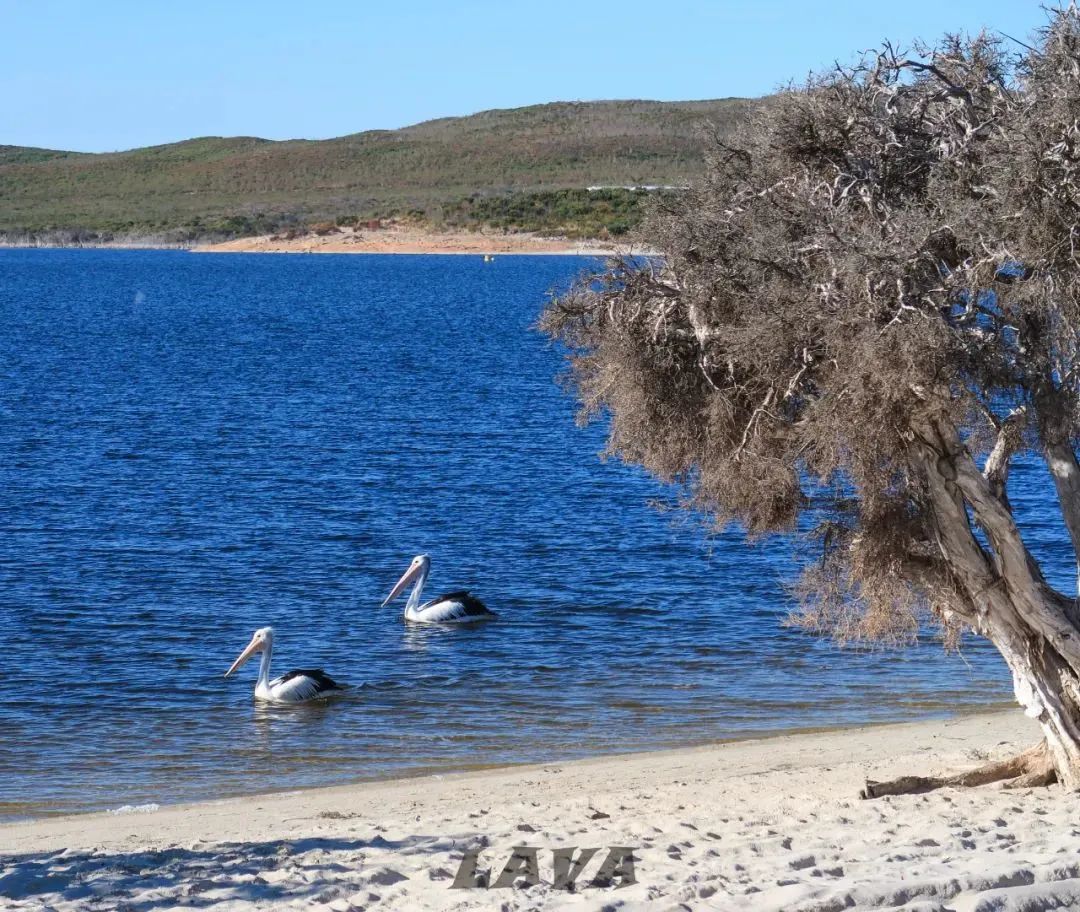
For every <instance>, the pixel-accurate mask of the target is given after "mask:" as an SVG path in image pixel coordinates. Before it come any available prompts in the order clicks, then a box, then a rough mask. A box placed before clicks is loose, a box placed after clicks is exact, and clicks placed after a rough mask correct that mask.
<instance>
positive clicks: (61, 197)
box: [0, 99, 749, 239]
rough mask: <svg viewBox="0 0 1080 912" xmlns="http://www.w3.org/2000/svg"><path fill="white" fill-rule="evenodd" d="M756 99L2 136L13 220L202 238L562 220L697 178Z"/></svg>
mask: <svg viewBox="0 0 1080 912" xmlns="http://www.w3.org/2000/svg"><path fill="white" fill-rule="evenodd" d="M748 104H749V102H747V101H745V100H742V99H722V100H714V101H687V102H655V101H599V102H559V103H553V104H545V105H535V106H532V107H526V108H515V109H510V110H496V111H484V112H481V113H479V114H473V115H471V116H467V117H451V118H442V119H439V120H432V121H427V122H425V123H421V124H416V125H414V126H410V127H405V128H402V129H399V130H372V131H368V132H365V133H356V134H353V135H350V136H342V137H338V138H336V139H327V140H286V141H271V140H265V139H259V138H256V137H232V138H222V137H202V138H199V139H191V140H186V141H184V142H178V143H170V144H168V145H163V146H152V147H148V148H142V149H132V150H130V151H126V152H114V153H102V154H91V153H77V152H63V151H55V150H49V149H31V148H22V147H16V146H0V233H6V234H8V235H11V234H14V233H19V232H47V231H50V230H57V229H67V230H76V231H79V232H90V233H117V234H132V233H153V234H158V235H165V236H171V237H174V238H176V239H187V238H196V237H207V236H219V237H222V236H236V235H242V234H255V233H262V232H269V231H277V230H281V229H282V228H286V227H290V226H303V225H309V224H311V223H313V222H317V221H320V220H330V221H335V220H338V221H346V220H349V219H355V218H357V217H359V218H373V217H379V216H383V217H385V216H390V215H399V216H401V215H411V217H412V218H414V219H417V220H422V221H423V220H426V221H430V222H433V223H438V224H441V223H442V222H443V219H444V217H445V216H446V215H449V216H450V221H451V222H452V223H454V224H466V225H467V224H469V223H470V220H473V221H474V222H476V223H479V222H480V221H482V220H483V219H484V218H486V217H487V216H488V215H490V214H492V213H494V215H493V217H497V220H498V221H499V222H500V224H501V225H502V226H503V227H510V228H513V227H518V225H517V224H516V223H515V222H514V218H526V217H527V216H528V213H530V212H536V211H538V208H539V209H542V210H543V212H544V226H545V227H546V228H547V229H549V230H550V228H551V226H552V223H553V222H556V223H557V222H558V221H559V218H560V216H559V215H558V210H559V207H560V206H561V205H562V203H561V202H560V200H559V197H558V194H557V193H556V192H557V191H562V190H571V189H573V190H577V191H580V190H581V189H583V188H585V187H587V186H590V185H602V186H616V187H622V186H640V185H680V184H683V183H685V182H687V181H688V180H690V179H692V178H694V177H695V176H696V175H697V174H698V173H700V169H701V165H702V149H703V145H704V143H703V141H702V130H703V128H705V127H706V125H707V124H712V125H713V126H714V128H715V129H717V130H720V131H721V132H728V131H730V130H731V129H733V127H734V125H735V124H736V123H737V121H738V120H739V119H740V117H741V116H742V115H743V114H744V112H745V111H746V109H747V106H748ZM553 194H555V195H554V196H553ZM617 195H618V193H616V196H617ZM632 196H636V195H635V194H632ZM513 197H516V198H517V201H516V202H513V203H511V204H509V205H504V204H502V203H500V204H498V205H494V206H493V205H492V204H491V203H490V202H486V201H487V200H489V198H498V199H508V198H513ZM575 206H576V207H577V208H580V205H579V201H573V200H572V201H571V206H570V208H571V209H573V208H574V207H575ZM603 206H604V207H606V208H607V209H611V210H612V212H613V213H614V214H613V215H612V217H611V218H612V219H617V220H619V224H620V225H625V224H628V223H631V222H632V221H633V219H634V212H636V209H637V203H636V201H635V200H634V199H629V200H623V201H618V200H616V201H615V202H614V203H613V202H612V198H611V194H608V198H607V199H606V200H605V201H604V203H603ZM587 208H588V206H587ZM628 212H629V214H628ZM515 213H516V215H515ZM553 213H554V214H553ZM605 218H606V216H601V217H600V223H603V222H604V219H605ZM595 221H596V220H595V219H594V220H593V222H595ZM586 222H588V219H586ZM590 224H591V223H590ZM520 227H529V226H528V225H521V226H520Z"/></svg>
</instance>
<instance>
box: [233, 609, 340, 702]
mask: <svg viewBox="0 0 1080 912" xmlns="http://www.w3.org/2000/svg"><path fill="white" fill-rule="evenodd" d="M257 652H261V653H262V662H261V663H260V664H259V679H258V681H256V682H255V699H256V700H266V701H267V702H268V703H303V702H305V701H307V700H317V699H320V698H322V697H329V696H332V695H333V694H334V693H336V692H339V691H342V690H344V689H345V688H344V687H343V686H342V685H341V684H338V683H337V681H335V680H334V679H333V678H331V677H330V676H329V675H326V674H323V671H322V669H321V668H314V669H312V668H301V669H298V670H295V671H290V672H287V673H286V674H283V675H282V676H281V677H280V678H274V680H272V681H271V680H270V658H271V657H272V656H273V654H274V628H273V627H261V628H260V629H258V630H256V631H255V635H254V636H252V638H251V642H250V643H248V645H247V649H245V650H244V651H243V652H242V653H240V657H239V658H238V659H237V660H236V661H235V662H233V663H232V668H230V669H229V670H228V671H227V672H225V677H228V676H229V675H231V674H232V673H233V672H234V671H236V670H237V669H238V668H239V667H240V666H241V665H243V664H244V663H245V662H246V661H247V660H248V659H250V658H251V657H252V656H253V655H255V653H257Z"/></svg>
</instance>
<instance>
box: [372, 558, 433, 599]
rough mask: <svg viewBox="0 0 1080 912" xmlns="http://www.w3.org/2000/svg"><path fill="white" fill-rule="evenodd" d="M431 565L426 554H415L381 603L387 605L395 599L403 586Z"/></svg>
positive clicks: (423, 572)
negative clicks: (402, 574)
mask: <svg viewBox="0 0 1080 912" xmlns="http://www.w3.org/2000/svg"><path fill="white" fill-rule="evenodd" d="M430 566H431V558H430V557H428V556H427V555H426V554H417V555H416V557H414V558H413V559H412V563H411V564H409V569H408V570H406V571H405V575H404V576H402V577H401V579H399V580H398V581H397V585H396V586H394V588H393V589H391V590H390V594H389V595H388V596H387V597H386V598H385V599H383V605H389V604H390V603H391V602H392V601H393V600H394V599H396V598H397V597H398V596H399V595H401V593H402V592H403V591H404V589H405V587H406V586H408V585H409V583H411V582H412V581H413V580H414V579H416V578H417V577H419V576H422V575H426V574H427V572H428V567H430Z"/></svg>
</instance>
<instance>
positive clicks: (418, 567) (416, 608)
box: [383, 554, 495, 624]
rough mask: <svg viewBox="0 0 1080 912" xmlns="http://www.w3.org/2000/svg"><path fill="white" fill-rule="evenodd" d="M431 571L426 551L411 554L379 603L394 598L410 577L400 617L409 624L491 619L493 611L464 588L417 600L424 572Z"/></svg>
mask: <svg viewBox="0 0 1080 912" xmlns="http://www.w3.org/2000/svg"><path fill="white" fill-rule="evenodd" d="M430 572H431V559H430V558H429V557H428V556H427V555H426V554H420V555H418V556H417V557H415V558H413V562H412V564H410V565H409V569H408V570H406V571H405V575H404V576H402V577H401V579H400V580H398V582H397V585H396V586H394V588H393V589H392V590H391V591H390V594H389V595H388V596H387V597H386V600H385V601H384V602H383V604H384V605H385V604H387V603H388V602H390V601H391V600H393V599H395V598H397V596H398V595H399V594H400V593H401V591H402V590H403V589H404V588H405V587H406V586H407V585H408V584H409V583H410V582H412V581H414V580H415V582H413V588H412V592H410V593H409V600H408V601H407V602H406V603H405V613H404V615H403V617H404V619H405V620H406V621H408V622H410V623H413V624H472V623H475V622H476V621H485V620H491V619H492V618H494V617H495V613H494V612H493V611H489V610H488V608H487V606H486V605H485V604H484V603H483V602H481V601H480V599H478V598H475V597H473V596H472V595H470V594H469V592H468V590H464V589H463V590H461V591H459V592H449V593H447V594H446V595H440V596H439V597H438V598H434V599H432V600H431V601H429V602H424V603H423V604H421V603H420V595H421V593H423V591H424V584H425V583H426V582H427V578H428V573H430Z"/></svg>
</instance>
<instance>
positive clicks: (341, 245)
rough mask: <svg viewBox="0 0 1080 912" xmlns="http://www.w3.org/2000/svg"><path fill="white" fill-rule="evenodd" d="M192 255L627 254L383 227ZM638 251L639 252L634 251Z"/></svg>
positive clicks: (563, 242)
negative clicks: (375, 229) (374, 229)
mask: <svg viewBox="0 0 1080 912" xmlns="http://www.w3.org/2000/svg"><path fill="white" fill-rule="evenodd" d="M193 249H194V251H195V252H196V253H412V254H418V253H422V254H431V253H447V254H471V255H474V256H482V255H483V254H515V255H521V254H548V255H555V254H559V255H571V256H610V255H613V254H616V253H622V252H627V251H623V250H621V248H617V247H616V246H614V245H612V244H611V243H604V242H602V241H592V240H577V241H574V240H568V239H567V238H553V237H544V236H541V235H537V234H530V233H526V232H521V233H518V234H506V233H501V232H493V233H486V232H482V231H429V230H426V229H423V228H416V227H410V226H407V225H395V224H392V225H388V226H387V227H385V228H382V229H379V230H377V231H369V230H366V229H359V230H354V229H352V228H342V229H339V230H338V231H336V232H334V233H333V234H326V235H317V234H304V235H301V236H300V237H296V238H291V239H286V238H284V237H281V236H276V235H261V236H258V237H243V238H236V239H235V240H231V241H222V242H220V243H217V244H199V245H197V246H195V247H194V248H193ZM635 252H640V251H635Z"/></svg>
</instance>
